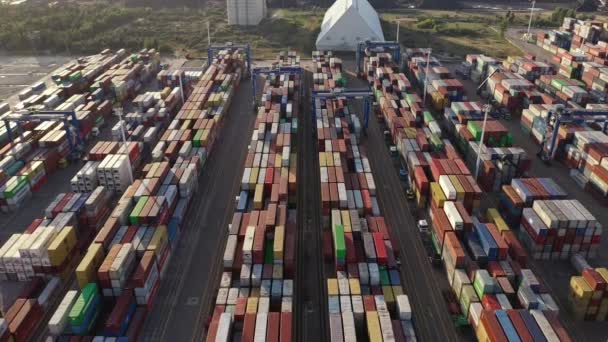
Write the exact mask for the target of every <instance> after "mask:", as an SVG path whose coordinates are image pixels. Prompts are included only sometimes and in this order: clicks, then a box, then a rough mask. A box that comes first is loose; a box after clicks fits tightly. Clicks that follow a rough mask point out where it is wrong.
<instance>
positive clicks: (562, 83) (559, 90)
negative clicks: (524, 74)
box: [537, 74, 589, 106]
mask: <svg viewBox="0 0 608 342" xmlns="http://www.w3.org/2000/svg"><path fill="white" fill-rule="evenodd" d="M537 85H538V88H539V89H541V90H542V91H544V92H545V93H547V94H549V95H551V96H553V97H555V98H557V99H558V100H559V101H560V102H562V103H564V104H566V103H569V102H574V103H575V104H578V105H583V106H584V105H585V104H586V103H587V101H588V100H589V94H588V92H587V91H586V90H585V84H584V83H583V82H581V81H579V80H575V79H571V78H567V77H565V76H563V75H561V74H560V75H552V76H549V75H544V76H541V77H540V78H539V79H538V81H537Z"/></svg>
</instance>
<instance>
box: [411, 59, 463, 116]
mask: <svg viewBox="0 0 608 342" xmlns="http://www.w3.org/2000/svg"><path fill="white" fill-rule="evenodd" d="M408 67H409V71H410V73H411V74H412V75H413V76H414V77H415V78H416V82H417V84H418V85H419V86H420V87H421V88H424V87H425V84H426V92H427V94H428V95H429V99H430V101H431V103H432V105H433V108H435V109H436V110H442V109H443V108H444V107H447V106H450V103H451V102H452V101H456V102H459V101H463V100H464V86H463V85H462V83H461V82H460V81H459V80H457V79H455V78H454V77H453V76H452V74H451V73H450V71H449V70H448V69H447V68H445V67H443V66H442V65H441V63H440V62H439V61H438V60H437V59H435V58H431V59H430V60H429V63H428V67H427V58H426V57H411V58H410V60H409V61H408ZM425 82H426V83H425Z"/></svg>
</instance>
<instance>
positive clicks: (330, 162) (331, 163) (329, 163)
mask: <svg viewBox="0 0 608 342" xmlns="http://www.w3.org/2000/svg"><path fill="white" fill-rule="evenodd" d="M323 153H324V154H325V163H326V166H329V167H331V166H336V165H335V163H334V156H333V153H331V152H323Z"/></svg>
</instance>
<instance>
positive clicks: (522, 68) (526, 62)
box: [502, 56, 555, 82]
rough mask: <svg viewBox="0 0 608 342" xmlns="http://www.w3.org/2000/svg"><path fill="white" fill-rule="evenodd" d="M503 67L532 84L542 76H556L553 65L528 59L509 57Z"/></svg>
mask: <svg viewBox="0 0 608 342" xmlns="http://www.w3.org/2000/svg"><path fill="white" fill-rule="evenodd" d="M502 65H503V66H504V67H505V69H506V70H508V71H510V72H513V73H516V74H519V75H521V76H523V77H524V78H525V79H527V80H528V81H530V82H534V81H535V80H537V79H538V78H539V77H540V76H541V75H554V74H555V69H554V68H553V66H552V65H551V64H548V63H544V62H539V61H536V60H535V59H528V58H526V57H519V56H517V57H516V56H509V57H507V59H506V60H504V61H503V62H502Z"/></svg>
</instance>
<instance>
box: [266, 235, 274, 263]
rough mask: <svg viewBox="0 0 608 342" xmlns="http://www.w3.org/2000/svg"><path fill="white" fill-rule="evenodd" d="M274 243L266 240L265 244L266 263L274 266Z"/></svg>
mask: <svg viewBox="0 0 608 342" xmlns="http://www.w3.org/2000/svg"><path fill="white" fill-rule="evenodd" d="M272 249H273V242H272V240H266V241H265V242H264V263H265V264H269V265H272V264H274V254H273V251H272Z"/></svg>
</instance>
